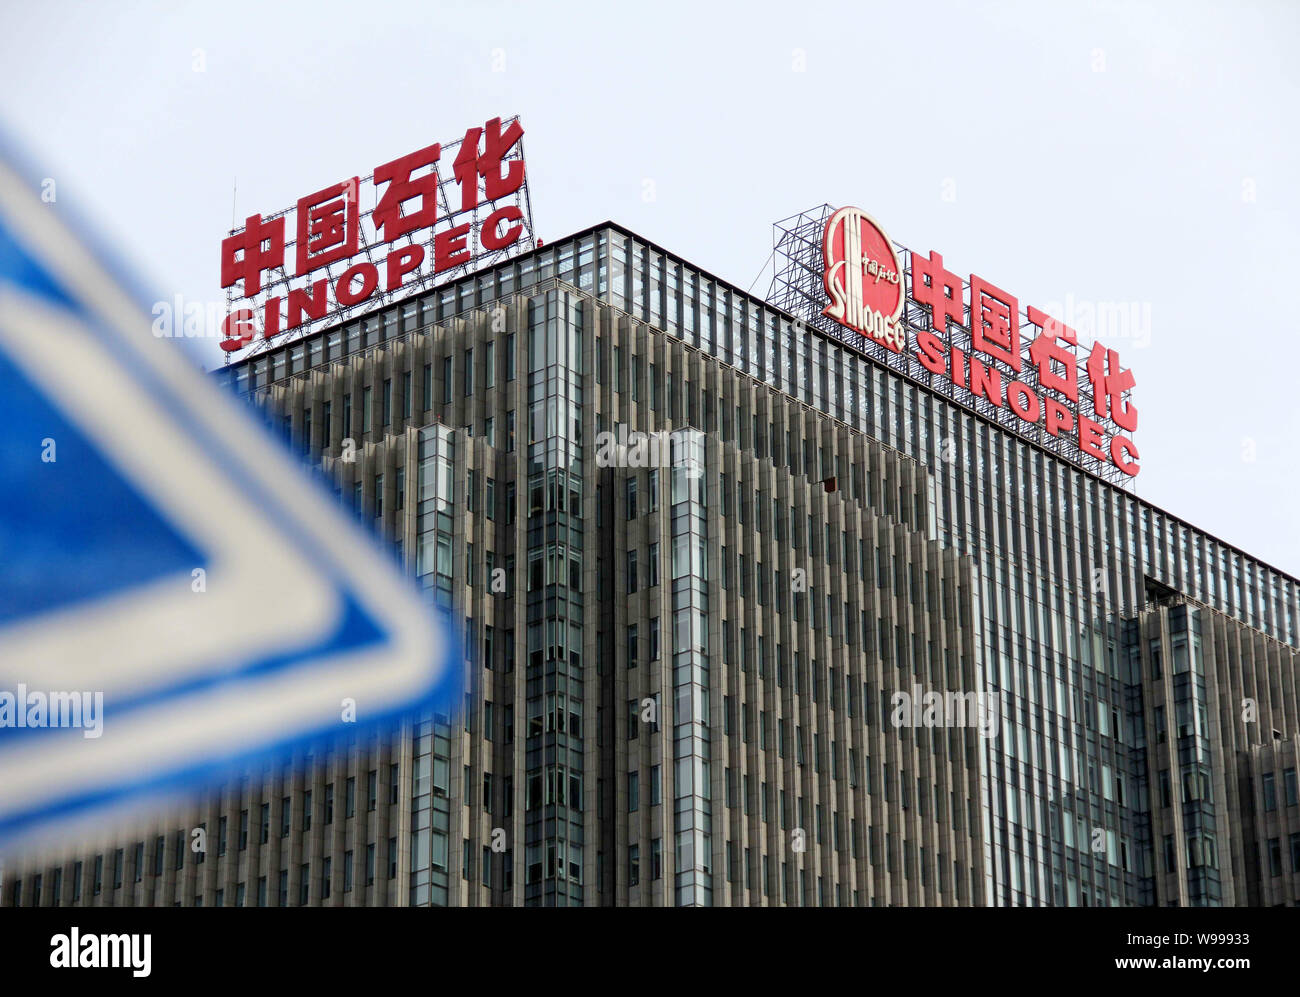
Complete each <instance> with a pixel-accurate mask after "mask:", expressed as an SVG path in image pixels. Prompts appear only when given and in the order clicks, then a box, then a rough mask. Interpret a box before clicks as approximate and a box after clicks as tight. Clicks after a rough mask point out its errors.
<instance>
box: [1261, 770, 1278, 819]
mask: <svg viewBox="0 0 1300 997" xmlns="http://www.w3.org/2000/svg"><path fill="white" fill-rule="evenodd" d="M1261 781H1262V783H1263V788H1264V810H1265V811H1266V812H1267V811H1269V810H1276V809H1277V787H1276V786H1275V785H1274V779H1273V773H1272V772H1266V773H1265V774H1264V777H1263V779H1262V780H1261Z"/></svg>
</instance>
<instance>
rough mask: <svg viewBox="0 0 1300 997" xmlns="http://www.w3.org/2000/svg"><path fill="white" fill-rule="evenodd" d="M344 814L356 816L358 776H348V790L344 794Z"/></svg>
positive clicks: (345, 815)
mask: <svg viewBox="0 0 1300 997" xmlns="http://www.w3.org/2000/svg"><path fill="white" fill-rule="evenodd" d="M343 799H344V802H343V816H344V817H354V816H356V812H357V777H356V776H354V775H350V776H348V781H347V790H346V793H345V795H344V798H343Z"/></svg>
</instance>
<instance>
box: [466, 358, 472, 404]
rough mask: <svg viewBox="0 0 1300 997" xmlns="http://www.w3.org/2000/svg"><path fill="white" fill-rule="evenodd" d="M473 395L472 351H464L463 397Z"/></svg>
mask: <svg viewBox="0 0 1300 997" xmlns="http://www.w3.org/2000/svg"><path fill="white" fill-rule="evenodd" d="M472 394H474V350H473V349H468V350H466V351H465V397H466V398H468V397H470V395H472Z"/></svg>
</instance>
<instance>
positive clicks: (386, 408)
mask: <svg viewBox="0 0 1300 997" xmlns="http://www.w3.org/2000/svg"><path fill="white" fill-rule="evenodd" d="M381 398H382V405H383V416H384V425H385V426H391V425H392V424H393V379H392V378H391V377H386V378H384V386H383V393H382V395H381ZM280 906H282V907H283V906H284V905H283V904H281V905H280Z"/></svg>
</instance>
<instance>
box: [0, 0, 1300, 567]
mask: <svg viewBox="0 0 1300 997" xmlns="http://www.w3.org/2000/svg"><path fill="white" fill-rule="evenodd" d="M976 6H977V5H974V4H959V3H924V2H921V3H888V4H867V3H852V4H850V3H845V2H840V3H824V4H823V3H813V2H800V3H788V2H787V3H780V4H769V3H746V4H743V5H739V4H735V5H726V7H727V9H728V10H729V11H732V12H731V13H724V12H723V11H722V7H723V5H720V4H718V5H714V4H704V3H700V2H694V3H670V2H656V3H645V4H640V5H638V6H637V7H635V8H633V7H632V6H630V5H617V4H612V3H608V2H593V3H590V4H567V5H564V4H540V3H537V4H522V3H518V4H516V3H488V2H478V3H468V2H463V3H445V4H436V5H435V4H427V3H410V4H403V3H391V4H389V3H380V2H368V3H333V2H313V3H311V4H302V5H295V7H294V8H292V9H290V8H288V7H287V6H286V7H285V8H284V9H280V8H279V7H278V6H276V5H270V4H267V5H262V4H257V3H233V2H226V3H220V4H210V5H204V6H199V5H179V4H70V3H58V2H54V3H45V4H39V5H37V4H24V5H19V4H17V3H14V2H13V0H8V2H5V3H4V4H3V7H4V9H3V13H0V93H2V94H3V97H0V121H2V122H3V123H4V125H5V126H6V127H7V128H8V129H9V130H10V131H11V132H12V133H13V134H14V136H15V137H16V138H17V139H18V140H19V142H20V143H21V144H22V145H23V146H25V148H26V151H27V154H28V157H29V159H31V160H32V162H33V164H34V166H35V168H36V169H37V171H38V173H39V176H37V177H35V178H34V179H35V180H36V182H40V181H41V180H43V179H44V178H46V177H48V178H52V179H54V180H55V181H56V184H57V186H56V191H57V196H58V199H59V201H60V203H62V204H65V205H67V206H70V207H71V208H73V209H74V210H76V211H78V212H80V213H81V214H83V215H85V216H86V217H88V218H89V219H91V220H92V221H93V222H94V223H95V224H96V225H97V226H98V227H99V228H100V230H101V232H102V233H103V234H104V235H105V236H106V237H107V238H108V239H109V240H110V241H112V242H113V243H114V244H116V245H118V246H120V247H121V248H122V249H123V250H124V252H125V253H127V254H128V257H129V259H130V260H131V265H132V266H133V267H134V268H135V270H136V271H137V272H138V273H139V274H140V275H141V277H142V278H143V281H144V283H145V285H146V286H147V287H150V288H153V289H155V292H156V294H157V296H158V298H159V299H160V300H167V299H170V298H172V297H173V296H174V295H177V294H179V295H182V296H183V300H184V302H186V303H189V302H201V303H212V307H214V308H217V307H218V306H219V305H220V303H221V302H223V300H224V299H223V297H222V294H221V289H220V286H219V284H220V280H219V250H220V241H221V239H222V237H223V236H224V235H225V234H226V231H227V229H228V228H229V227H230V224H231V217H232V198H231V194H232V186H233V184H234V183H235V180H236V178H238V188H239V193H238V205H237V212H238V213H237V217H238V218H239V220H240V221H241V222H242V220H243V218H244V217H245V216H246V215H248V214H252V213H253V212H259V211H260V212H263V213H269V212H272V211H276V210H280V209H282V208H284V207H287V206H289V205H290V204H291V203H293V202H294V201H296V200H297V198H298V197H300V196H302V195H304V194H307V193H310V192H312V191H315V190H318V189H320V188H321V187H324V186H326V185H328V184H331V183H335V182H337V181H339V180H341V179H343V178H345V177H350V176H353V175H357V174H359V175H365V174H367V173H369V172H370V171H371V170H372V169H373V168H374V166H375V165H376V164H378V163H383V162H387V161H388V160H389V159H392V158H394V157H396V156H398V155H401V154H403V153H406V152H411V151H413V150H415V149H417V148H420V147H422V146H424V145H427V144H430V143H432V142H436V141H449V140H451V139H454V138H457V137H459V136H460V135H462V134H463V132H464V130H465V128H467V127H469V126H471V125H476V124H479V125H481V124H482V123H483V121H485V120H486V119H488V118H490V117H495V116H502V117H505V116H509V115H511V114H518V115H520V117H521V119H522V122H523V125H524V128H525V130H526V138H525V145H526V148H527V156H528V167H529V178H530V183H529V186H530V190H531V193H532V202H533V214H534V219H535V221H536V224H537V230H538V234H540V235H541V236H542V237H543V238H547V239H553V238H556V237H558V236H562V235H565V234H567V233H569V232H572V231H575V230H577V229H579V228H583V227H585V226H587V225H590V224H593V223H595V222H598V221H603V220H605V219H607V218H609V219H613V220H615V221H618V222H620V223H622V224H624V225H626V226H629V227H630V228H632V229H633V230H634V231H637V232H640V233H642V234H643V235H645V236H646V237H647V238H649V239H652V240H654V241H655V242H658V243H660V244H662V245H664V246H665V247H667V248H669V249H671V250H672V251H674V252H676V253H678V254H679V255H681V256H683V257H684V258H686V259H688V260H691V261H692V262H694V263H696V264H698V265H700V266H702V267H704V268H705V269H708V270H710V271H712V272H714V273H716V274H718V275H719V276H721V277H724V278H726V279H728V280H731V281H733V282H734V283H737V284H739V285H741V286H742V287H749V285H750V283H751V282H752V281H753V280H754V279H755V277H756V276H758V274H759V272H760V269H761V268H762V267H763V264H764V261H765V260H766V259H767V256H768V253H769V252H770V250H771V240H772V235H771V223H772V222H773V221H774V220H776V219H779V218H784V217H786V216H788V215H791V214H794V213H795V212H797V211H799V210H801V209H803V208H806V207H810V206H812V205H815V204H820V203H822V202H829V203H831V204H835V205H840V204H856V205H858V206H860V207H862V208H863V209H865V210H866V211H868V212H870V213H871V214H872V215H874V216H875V217H876V218H877V219H878V220H879V221H880V222H881V223H882V224H883V225H884V226H885V228H886V230H887V231H888V232H889V234H890V235H891V236H892V237H893V238H895V239H897V240H898V241H900V242H902V243H904V244H906V245H908V246H910V247H912V248H913V249H916V250H919V251H921V252H928V251H930V250H938V251H939V252H941V253H943V256H944V260H945V262H946V263H947V265H948V266H949V267H950V269H952V270H954V271H955V272H957V273H958V274H961V275H963V276H969V274H970V273H971V272H975V273H978V274H979V275H980V276H982V277H985V278H987V279H988V280H991V281H992V282H993V283H995V284H997V285H998V286H1000V287H1002V288H1004V289H1005V290H1007V291H1009V292H1011V293H1012V294H1015V295H1017V296H1018V297H1019V298H1020V300H1021V302H1022V304H1027V303H1032V304H1036V305H1039V306H1046V305H1047V304H1048V303H1059V304H1061V305H1063V306H1065V308H1066V310H1067V314H1063V315H1062V316H1061V317H1062V318H1063V319H1064V320H1065V321H1067V322H1068V321H1069V320H1070V318H1071V317H1073V318H1075V319H1076V320H1080V321H1081V316H1083V315H1084V314H1085V309H1086V308H1087V307H1088V306H1090V305H1092V304H1095V303H1098V302H1110V303H1116V304H1118V305H1121V306H1122V307H1123V309H1124V313H1125V314H1128V315H1131V316H1133V317H1134V318H1133V320H1132V321H1131V322H1130V323H1129V324H1128V325H1127V326H1126V327H1125V328H1123V329H1121V330H1119V333H1120V334H1119V335H1118V336H1117V337H1106V336H1103V337H1102V338H1103V339H1108V341H1110V342H1111V343H1112V345H1114V346H1115V347H1116V348H1118V349H1119V351H1120V356H1121V358H1122V360H1123V364H1124V366H1126V367H1131V368H1132V369H1133V371H1134V373H1135V375H1136V378H1137V387H1136V389H1135V391H1134V396H1133V397H1134V401H1135V402H1136V404H1137V406H1138V408H1139V410H1140V413H1141V416H1140V423H1139V427H1138V431H1137V433H1136V434H1135V440H1136V442H1137V444H1138V446H1139V448H1140V450H1141V453H1142V465H1143V469H1142V473H1141V475H1140V476H1139V478H1138V481H1137V491H1138V493H1139V494H1140V495H1142V496H1143V497H1144V498H1147V499H1149V500H1150V501H1152V502H1155V503H1156V504H1157V505H1160V506H1162V507H1164V508H1166V509H1168V510H1170V511H1171V512H1173V513H1175V514H1177V515H1180V516H1182V517H1184V518H1186V519H1188V520H1190V521H1191V522H1193V523H1195V524H1197V525H1198V526H1200V527H1201V528H1203V529H1205V530H1207V531H1209V532H1210V533H1213V534H1215V535H1217V536H1219V537H1221V538H1223V539H1225V540H1227V541H1229V542H1231V543H1234V544H1237V545H1238V546H1241V547H1243V548H1244V549H1246V550H1247V551H1250V552H1251V553H1252V554H1254V555H1256V556H1258V557H1260V558H1262V559H1263V560H1265V561H1267V562H1269V563H1272V564H1274V565H1276V566H1278V567H1280V568H1283V569H1285V570H1289V571H1291V572H1292V573H1300V516H1297V508H1298V503H1297V500H1296V494H1297V492H1300V471H1298V470H1297V467H1298V461H1300V445H1298V444H1297V442H1296V440H1297V436H1298V435H1300V414H1298V410H1297V406H1296V405H1295V404H1294V398H1295V395H1296V393H1297V390H1300V388H1298V386H1297V384H1296V371H1297V369H1298V367H1297V364H1296V362H1295V360H1294V359H1292V356H1293V352H1292V351H1294V349H1295V347H1294V345H1293V343H1294V342H1295V336H1294V332H1293V326H1294V323H1295V312H1296V308H1295V305H1294V299H1293V297H1292V294H1293V293H1294V288H1296V286H1297V284H1298V280H1297V264H1298V263H1300V259H1298V256H1300V254H1298V253H1297V250H1296V248H1295V237H1294V233H1295V232H1296V231H1297V230H1298V229H1300V194H1298V193H1297V186H1296V178H1297V177H1298V176H1300V155H1298V149H1300V146H1298V144H1297V138H1296V122H1297V118H1298V115H1297V108H1298V107H1300V101H1298V100H1297V97H1298V96H1300V94H1298V93H1297V85H1298V83H1300V69H1297V60H1296V59H1295V57H1294V52H1295V51H1296V48H1297V44H1298V43H1300V5H1294V4H1290V3H1286V2H1274V3H1265V2H1258V0H1256V2H1235V3H1229V2H1226V0H1225V2H1223V3H1220V4H1217V5H1209V4H1205V3H1192V2H1172V0H1171V2H1169V3H1165V4H1138V3H1122V4H1083V3H1069V4H1067V3H1050V4H1044V3H1037V2H1027V3H1001V4H997V3H991V4H984V5H978V6H979V8H980V9H978V10H977V9H974V8H976ZM742 11H743V13H740V12H742ZM196 65H201V67H202V71H196V69H195V67H196ZM766 287H767V276H766V275H764V277H763V279H762V280H761V281H760V282H759V284H758V286H757V287H756V288H755V290H756V291H757V292H760V293H762V292H764V291H765V290H766ZM1071 303H1073V308H1074V309H1075V311H1074V313H1073V315H1071V314H1069V313H1068V310H1069V308H1070V307H1071ZM1081 324H1085V325H1086V322H1081ZM219 355H220V353H219V351H218V350H217V349H216V346H215V341H209V342H205V343H204V344H203V346H202V356H203V358H204V359H205V361H206V362H208V363H209V364H210V365H211V364H215V363H216V362H218V358H219Z"/></svg>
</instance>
